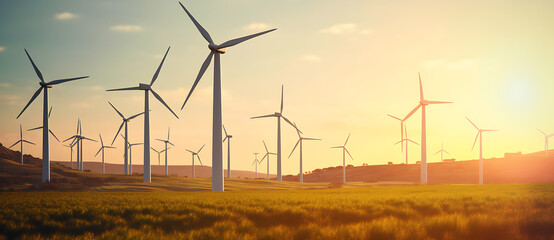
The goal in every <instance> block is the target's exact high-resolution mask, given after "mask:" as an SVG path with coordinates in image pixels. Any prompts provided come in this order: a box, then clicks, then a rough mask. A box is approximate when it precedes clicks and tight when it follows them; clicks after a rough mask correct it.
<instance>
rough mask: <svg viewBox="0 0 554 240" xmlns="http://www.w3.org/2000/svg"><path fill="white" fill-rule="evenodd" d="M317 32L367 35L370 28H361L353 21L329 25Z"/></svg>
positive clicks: (369, 32)
mask: <svg viewBox="0 0 554 240" xmlns="http://www.w3.org/2000/svg"><path fill="white" fill-rule="evenodd" d="M319 33H324V34H335V35H345V34H360V35H369V34H371V33H372V32H371V30H369V29H365V28H361V27H360V26H358V25H357V24H355V23H340V24H334V25H331V26H330V27H328V28H324V29H321V30H319Z"/></svg>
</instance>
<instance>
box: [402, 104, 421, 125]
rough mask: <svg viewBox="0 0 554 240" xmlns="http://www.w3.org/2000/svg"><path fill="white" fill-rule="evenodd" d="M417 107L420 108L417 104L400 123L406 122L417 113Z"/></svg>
mask: <svg viewBox="0 0 554 240" xmlns="http://www.w3.org/2000/svg"><path fill="white" fill-rule="evenodd" d="M419 107H421V104H418V105H417V106H416V107H415V108H414V109H412V111H410V113H408V115H406V117H404V119H402V121H406V120H407V119H408V118H410V117H411V116H412V115H413V114H414V113H415V112H417V110H418V109H419Z"/></svg>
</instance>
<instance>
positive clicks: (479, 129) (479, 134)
mask: <svg viewBox="0 0 554 240" xmlns="http://www.w3.org/2000/svg"><path fill="white" fill-rule="evenodd" d="M466 119H467V120H468V121H469V122H470V123H471V125H473V126H474V127H475V128H476V129H477V135H476V136H475V141H474V142H473V147H471V150H473V148H475V143H477V138H479V184H483V132H492V131H498V130H488V129H481V128H479V127H477V125H475V123H473V122H472V121H471V120H469V118H467V117H466Z"/></svg>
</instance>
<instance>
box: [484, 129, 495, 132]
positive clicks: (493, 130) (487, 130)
mask: <svg viewBox="0 0 554 240" xmlns="http://www.w3.org/2000/svg"><path fill="white" fill-rule="evenodd" d="M496 131H498V130H497V129H492V130H491V129H483V130H481V132H496Z"/></svg>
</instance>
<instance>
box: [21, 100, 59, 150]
mask: <svg viewBox="0 0 554 240" xmlns="http://www.w3.org/2000/svg"><path fill="white" fill-rule="evenodd" d="M50 115H52V107H50V111H48V119H50ZM38 129H42V126H40V127H36V128H31V129H27V131H34V130H38ZM48 132H50V134H51V135H52V137H54V138H55V139H56V141H58V142H60V139H58V137H56V134H54V132H52V130H51V129H48Z"/></svg>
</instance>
